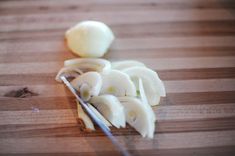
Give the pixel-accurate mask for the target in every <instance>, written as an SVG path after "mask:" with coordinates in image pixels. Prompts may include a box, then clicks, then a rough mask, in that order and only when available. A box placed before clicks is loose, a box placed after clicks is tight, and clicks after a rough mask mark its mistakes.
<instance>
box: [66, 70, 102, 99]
mask: <svg viewBox="0 0 235 156" xmlns="http://www.w3.org/2000/svg"><path fill="white" fill-rule="evenodd" d="M71 85H72V86H73V87H74V88H75V89H76V90H78V91H79V92H80V96H81V98H82V99H83V100H84V101H88V100H89V99H90V98H91V97H92V96H97V95H99V93H100V89H101V86H102V78H101V76H100V74H99V73H98V72H87V73H84V74H82V75H81V76H78V77H77V78H75V79H74V80H73V81H72V82H71Z"/></svg>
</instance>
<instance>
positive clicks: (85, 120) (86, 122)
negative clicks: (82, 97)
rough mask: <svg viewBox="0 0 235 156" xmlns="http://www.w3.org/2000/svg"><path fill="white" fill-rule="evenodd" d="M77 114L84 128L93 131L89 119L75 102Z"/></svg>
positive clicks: (92, 125)
mask: <svg viewBox="0 0 235 156" xmlns="http://www.w3.org/2000/svg"><path fill="white" fill-rule="evenodd" d="M77 112H78V118H79V119H81V120H82V121H83V123H84V125H85V127H86V129H87V130H91V131H93V130H95V127H94V124H93V122H92V121H91V119H90V117H89V116H88V115H87V114H86V113H85V112H84V110H83V109H82V106H81V105H80V103H79V102H78V101H77Z"/></svg>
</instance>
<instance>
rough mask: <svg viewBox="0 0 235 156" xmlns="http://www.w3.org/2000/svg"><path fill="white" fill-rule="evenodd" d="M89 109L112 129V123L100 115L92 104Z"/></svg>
mask: <svg viewBox="0 0 235 156" xmlns="http://www.w3.org/2000/svg"><path fill="white" fill-rule="evenodd" d="M88 107H89V108H90V109H91V110H92V111H93V112H94V114H95V115H96V116H97V117H98V118H99V119H100V120H101V121H102V122H103V123H104V124H105V125H106V126H107V127H111V126H112V125H111V124H110V122H108V120H106V119H105V118H104V116H103V115H102V114H100V112H98V110H97V109H96V108H95V107H94V106H92V105H91V104H89V103H88Z"/></svg>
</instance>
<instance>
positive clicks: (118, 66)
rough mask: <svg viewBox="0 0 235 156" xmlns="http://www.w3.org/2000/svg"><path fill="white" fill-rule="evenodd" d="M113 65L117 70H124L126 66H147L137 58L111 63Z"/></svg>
mask: <svg viewBox="0 0 235 156" xmlns="http://www.w3.org/2000/svg"><path fill="white" fill-rule="evenodd" d="M111 65H112V68H113V69H116V70H123V69H126V68H130V67H135V66H138V67H145V65H144V63H142V62H139V61H135V60H125V61H117V62H113V63H111Z"/></svg>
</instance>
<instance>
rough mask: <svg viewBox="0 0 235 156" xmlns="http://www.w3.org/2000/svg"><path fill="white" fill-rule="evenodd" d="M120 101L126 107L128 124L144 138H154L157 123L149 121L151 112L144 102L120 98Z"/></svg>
mask: <svg viewBox="0 0 235 156" xmlns="http://www.w3.org/2000/svg"><path fill="white" fill-rule="evenodd" d="M118 99H119V100H120V102H121V104H122V105H123V106H124V111H125V117H126V121H127V123H128V124H130V125H131V126H132V127H133V128H135V129H136V131H137V132H139V133H140V134H141V135H142V136H143V137H148V138H153V133H154V131H153V130H152V129H153V127H154V124H155V123H154V122H152V121H150V120H149V119H150V118H151V112H149V110H148V109H146V107H145V105H144V104H143V103H142V101H141V100H139V99H137V98H134V97H119V98H118ZM150 132H151V134H150Z"/></svg>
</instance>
